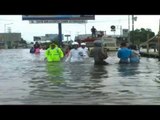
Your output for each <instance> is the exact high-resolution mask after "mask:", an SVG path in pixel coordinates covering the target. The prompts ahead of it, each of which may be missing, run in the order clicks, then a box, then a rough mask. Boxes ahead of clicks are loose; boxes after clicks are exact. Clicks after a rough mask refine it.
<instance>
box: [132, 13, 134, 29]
mask: <svg viewBox="0 0 160 120" xmlns="http://www.w3.org/2000/svg"><path fill="white" fill-rule="evenodd" d="M132 31H134V15H132Z"/></svg>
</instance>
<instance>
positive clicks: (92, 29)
mask: <svg viewBox="0 0 160 120" xmlns="http://www.w3.org/2000/svg"><path fill="white" fill-rule="evenodd" d="M91 32H92V37H96V28H94V26H92V28H91Z"/></svg>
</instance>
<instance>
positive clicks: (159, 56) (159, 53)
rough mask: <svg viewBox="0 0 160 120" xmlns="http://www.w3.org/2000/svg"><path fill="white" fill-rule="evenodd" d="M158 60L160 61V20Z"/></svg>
mask: <svg viewBox="0 0 160 120" xmlns="http://www.w3.org/2000/svg"><path fill="white" fill-rule="evenodd" d="M158 60H159V61H160V20H159V31H158Z"/></svg>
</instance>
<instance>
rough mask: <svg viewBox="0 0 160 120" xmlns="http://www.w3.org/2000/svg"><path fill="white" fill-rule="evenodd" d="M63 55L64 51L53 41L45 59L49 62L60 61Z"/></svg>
mask: <svg viewBox="0 0 160 120" xmlns="http://www.w3.org/2000/svg"><path fill="white" fill-rule="evenodd" d="M63 57H64V54H63V51H62V50H61V48H59V47H58V46H57V45H56V44H55V43H52V44H51V45H50V47H49V48H48V49H47V50H46V52H45V59H46V60H47V61H48V62H59V61H60V60H61V59H62V58H63Z"/></svg>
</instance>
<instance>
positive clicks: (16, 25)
mask: <svg viewBox="0 0 160 120" xmlns="http://www.w3.org/2000/svg"><path fill="white" fill-rule="evenodd" d="M134 17H137V21H135V22H134V29H140V28H145V29H146V28H149V29H151V30H152V31H153V32H155V34H157V33H158V30H159V19H160V15H134ZM131 23H132V22H131V16H130V30H132V24H131ZM111 25H115V26H116V27H117V29H116V32H115V34H116V35H119V34H120V29H119V28H120V26H122V29H128V26H129V25H128V15H95V20H89V21H88V23H87V24H86V26H85V24H71V23H70V24H66V23H64V24H62V33H63V34H64V35H65V34H71V39H72V40H74V38H75V36H76V35H78V34H85V28H86V34H91V31H90V29H91V27H92V26H94V27H95V28H96V29H97V30H102V31H106V34H110V35H112V34H114V33H113V32H111V29H110V26H111ZM8 27H10V28H11V32H20V33H21V35H22V38H23V39H25V40H26V41H28V42H32V41H33V36H44V35H45V34H58V24H57V23H48V24H46V23H45V24H30V23H29V21H26V20H25V21H24V20H22V15H0V33H4V31H5V29H6V32H7V29H8ZM64 39H65V40H66V38H64Z"/></svg>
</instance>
